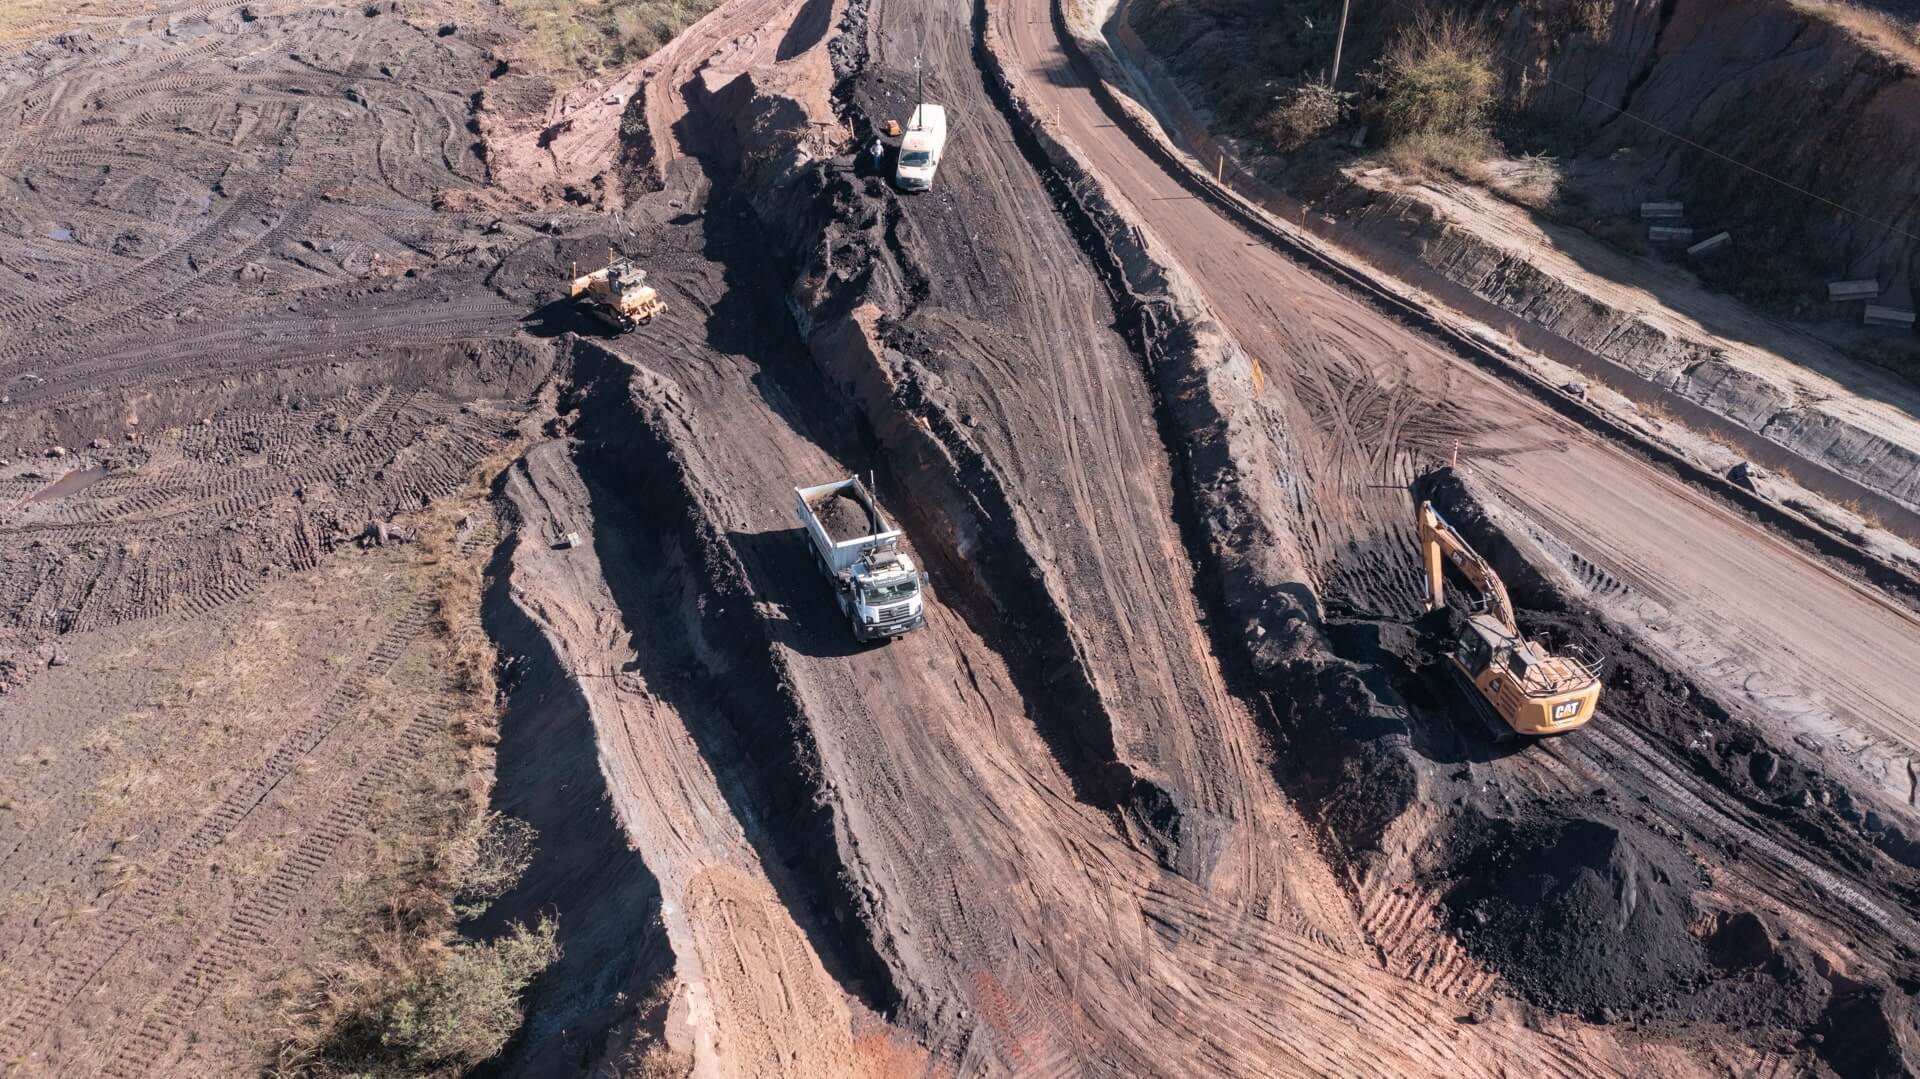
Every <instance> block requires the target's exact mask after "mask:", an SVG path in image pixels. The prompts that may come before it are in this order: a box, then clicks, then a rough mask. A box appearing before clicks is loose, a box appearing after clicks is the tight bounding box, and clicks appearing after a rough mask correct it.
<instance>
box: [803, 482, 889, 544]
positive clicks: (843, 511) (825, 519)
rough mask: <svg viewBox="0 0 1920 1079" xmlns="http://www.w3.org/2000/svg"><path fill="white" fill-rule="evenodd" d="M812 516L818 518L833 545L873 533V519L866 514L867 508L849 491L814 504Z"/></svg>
mask: <svg viewBox="0 0 1920 1079" xmlns="http://www.w3.org/2000/svg"><path fill="white" fill-rule="evenodd" d="M813 512H814V516H816V517H818V518H820V527H821V528H824V529H826V530H827V535H828V536H830V537H832V539H833V541H834V542H835V543H844V542H846V541H847V540H850V539H853V538H854V537H855V536H867V535H871V534H872V533H873V530H874V529H873V518H872V516H871V515H869V514H868V513H867V507H866V505H865V504H864V503H862V502H861V501H860V500H859V499H858V498H855V497H854V495H853V492H852V491H850V490H843V491H840V492H839V493H837V494H835V495H834V496H833V497H832V498H828V499H824V500H822V501H820V502H818V503H815V504H814V507H813Z"/></svg>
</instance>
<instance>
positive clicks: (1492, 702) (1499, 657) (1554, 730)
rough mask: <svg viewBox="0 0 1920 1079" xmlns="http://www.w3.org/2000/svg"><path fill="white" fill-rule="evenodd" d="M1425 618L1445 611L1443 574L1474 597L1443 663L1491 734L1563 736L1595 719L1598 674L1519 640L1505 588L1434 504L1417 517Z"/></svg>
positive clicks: (1572, 658)
mask: <svg viewBox="0 0 1920 1079" xmlns="http://www.w3.org/2000/svg"><path fill="white" fill-rule="evenodd" d="M1419 532H1420V553H1421V557H1422V560H1423V561H1424V562H1425V564H1426V578H1427V580H1426V584H1427V594H1426V597H1425V600H1426V607H1427V610H1428V611H1437V610H1440V609H1441V608H1443V607H1445V606H1446V605H1447V594H1446V583H1445V579H1444V574H1445V571H1446V567H1448V566H1452V567H1453V569H1454V570H1455V571H1456V572H1457V573H1459V574H1460V575H1461V576H1462V577H1464V578H1465V579H1466V581H1467V583H1468V584H1470V585H1472V586H1473V587H1474V588H1476V589H1478V590H1479V593H1480V594H1479V597H1478V599H1477V600H1476V601H1475V602H1474V603H1473V604H1472V610H1471V611H1470V612H1469V613H1468V615H1467V619H1466V626H1465V627H1464V628H1463V629H1462V630H1461V631H1460V637H1459V639H1458V640H1457V641H1455V643H1454V646H1453V650H1452V652H1450V653H1449V654H1448V657H1447V661H1448V662H1449V663H1450V664H1452V666H1453V669H1454V671H1455V673H1456V674H1458V675H1459V676H1460V677H1461V679H1462V681H1464V682H1465V683H1466V684H1467V687H1468V690H1469V696H1471V697H1473V698H1474V701H1475V704H1476V705H1478V706H1480V707H1482V708H1483V709H1484V711H1485V712H1486V713H1489V714H1487V715H1486V716H1485V717H1484V718H1486V719H1487V720H1488V722H1489V725H1490V726H1493V727H1494V730H1495V733H1496V734H1501V735H1505V734H1507V733H1508V732H1511V733H1513V734H1525V735H1545V734H1564V733H1566V732H1567V731H1570V730H1573V729H1574V728H1576V727H1579V726H1581V725H1583V724H1585V723H1586V722H1587V721H1588V720H1590V719H1592V718H1593V713H1594V709H1595V708H1596V707H1598V705H1599V702H1600V666H1599V664H1598V663H1596V662H1594V661H1593V660H1592V659H1590V658H1588V657H1587V656H1585V655H1582V654H1579V653H1578V652H1577V651H1569V652H1568V653H1567V654H1564V655H1553V654H1551V653H1549V652H1548V651H1547V650H1546V649H1545V648H1543V647H1541V645H1540V644H1539V643H1538V642H1536V641H1530V640H1528V639H1527V638H1526V636H1525V635H1524V634H1522V633H1521V632H1520V624H1519V623H1518V622H1516V621H1515V620H1514V614H1513V601H1512V600H1510V599H1509V598H1508V597H1507V586H1506V585H1505V584H1504V583H1502V582H1501V580H1500V576H1499V574H1497V573H1495V572H1494V571H1493V567H1492V566H1491V565H1488V564H1487V560H1486V559H1484V558H1482V557H1480V555H1479V554H1478V553H1476V552H1475V551H1474V549H1473V548H1472V546H1470V545H1469V544H1468V543H1467V541H1466V538H1465V537H1463V536H1462V535H1460V533H1459V531H1458V530H1456V529H1455V528H1454V527H1453V526H1452V525H1450V524H1448V523H1447V521H1446V518H1444V517H1442V516H1440V512H1439V511H1438V510H1436V509H1434V508H1433V503H1431V502H1422V503H1420V509H1419Z"/></svg>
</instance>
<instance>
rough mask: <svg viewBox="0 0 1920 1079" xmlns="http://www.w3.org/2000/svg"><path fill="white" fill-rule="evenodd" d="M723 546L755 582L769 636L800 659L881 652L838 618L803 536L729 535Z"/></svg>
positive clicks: (787, 532)
mask: <svg viewBox="0 0 1920 1079" xmlns="http://www.w3.org/2000/svg"><path fill="white" fill-rule="evenodd" d="M727 542H729V543H731V544H733V548H734V550H736V551H738V552H739V553H740V561H741V562H743V563H744V564H745V565H746V567H747V573H748V574H749V575H750V576H751V577H752V578H753V589H754V594H755V595H756V596H758V597H760V600H761V602H762V603H763V604H765V607H764V608H763V612H762V620H763V621H764V623H765V624H766V626H767V635H768V636H769V637H770V638H772V639H773V641H774V642H775V643H777V644H782V645H785V646H786V647H788V648H791V649H793V650H794V651H795V652H798V653H800V654H801V655H803V656H814V657H818V658H823V659H838V658H842V657H845V656H852V655H858V654H859V653H861V652H865V651H867V650H869V649H873V648H884V647H885V646H886V645H885V642H882V641H873V642H866V641H859V640H856V639H854V636H853V627H852V626H851V625H850V624H849V623H848V621H847V616H846V615H844V614H841V613H840V604H839V602H838V601H837V600H836V599H835V598H834V594H833V584H832V583H831V582H829V581H828V580H827V578H826V575H825V574H824V573H822V572H821V570H820V565H819V563H818V562H815V561H814V558H813V551H812V548H811V547H809V546H808V540H807V534H806V532H805V531H804V530H802V529H800V528H799V527H797V526H796V527H794V528H782V529H772V530H769V531H766V532H729V533H727Z"/></svg>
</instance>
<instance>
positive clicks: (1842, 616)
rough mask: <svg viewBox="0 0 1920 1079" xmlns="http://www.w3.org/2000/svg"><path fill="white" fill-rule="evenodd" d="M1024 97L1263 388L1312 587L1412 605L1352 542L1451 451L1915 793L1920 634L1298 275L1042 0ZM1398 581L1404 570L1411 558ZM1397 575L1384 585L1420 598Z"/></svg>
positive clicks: (1728, 676)
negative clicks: (1281, 446) (1204, 194)
mask: <svg viewBox="0 0 1920 1079" xmlns="http://www.w3.org/2000/svg"><path fill="white" fill-rule="evenodd" d="M991 12H992V25H993V27H994V29H995V30H996V31H997V34H998V39H999V40H1000V41H1002V42H1004V43H1005V46H1006V52H1007V54H1008V56H1009V58H1010V59H1011V60H1012V61H1013V62H1014V63H1016V64H1017V65H1018V68H1019V70H1018V71H1016V72H1015V74H1016V77H1017V78H1018V80H1019V84H1020V87H1021V89H1022V90H1023V92H1025V93H1027V94H1028V95H1030V96H1031V97H1032V99H1033V101H1034V102H1035V106H1036V109H1037V111H1038V112H1039V113H1040V114H1041V115H1042V116H1044V117H1048V118H1051V119H1054V120H1056V121H1057V123H1058V125H1059V128H1060V130H1061V131H1062V132H1063V133H1064V134H1065V136H1066V137H1067V138H1068V139H1069V140H1071V142H1072V143H1073V145H1074V146H1076V147H1078V148H1079V149H1080V150H1081V152H1083V153H1084V155H1085V157H1086V160H1087V162H1088V164H1089V165H1090V166H1091V167H1092V169H1093V170H1094V171H1095V172H1096V173H1097V175H1098V176H1099V177H1100V178H1101V179H1102V180H1103V181H1105V182H1106V183H1107V185H1108V186H1109V190H1110V191H1111V193H1112V194H1114V195H1115V196H1117V197H1118V198H1120V199H1123V200H1124V201H1125V202H1126V203H1127V204H1128V205H1129V206H1130V207H1131V208H1132V212H1133V214H1134V215H1135V216H1136V218H1137V219H1138V220H1141V221H1143V222H1145V223H1147V224H1148V225H1149V226H1150V227H1152V228H1153V230H1154V232H1155V234H1156V235H1157V236H1158V237H1160V238H1161V240H1162V241H1163V242H1164V243H1165V244H1166V246H1167V249H1168V250H1169V251H1170V252H1171V254H1172V256H1173V257H1175V258H1176V259H1178V261H1179V263H1180V264H1181V265H1182V266H1183V267H1184V268H1185V269H1186V270H1187V271H1188V272H1189V273H1190V274H1191V275H1192V276H1193V278H1194V280H1195V282H1196V283H1197V284H1198V286H1199V287H1200V288H1201V289H1202V290H1203V291H1204V293H1205V295H1206V298H1207V300H1208V301H1209V303H1210V304H1211V305H1212V307H1213V309H1214V311H1215V312H1216V313H1217V314H1218V316H1219V317H1220V318H1221V320H1222V322H1223V323H1224V324H1225V326H1226V327H1227V328H1228V330H1229V332H1230V333H1231V334H1232V335H1233V337H1234V338H1235V339H1236V340H1237V341H1238V342H1239V343H1240V344H1241V345H1243V346H1244V347H1245V348H1246V349H1247V351H1248V352H1249V353H1250V354H1251V356H1252V357H1253V359H1254V360H1255V362H1257V363H1258V364H1259V365H1260V367H1261V369H1262V371H1263V372H1264V374H1265V376H1266V378H1267V380H1268V382H1269V384H1279V385H1284V386H1287V387H1289V390H1287V391H1285V392H1283V393H1276V394H1273V395H1271V396H1265V395H1260V396H1258V398H1257V400H1254V401H1250V402H1248V403H1247V405H1246V406H1245V407H1246V408H1247V409H1248V412H1249V416H1250V418H1252V420H1253V422H1255V423H1256V424H1266V425H1270V427H1271V428H1272V429H1273V430H1275V431H1284V432H1285V435H1284V437H1285V438H1286V439H1287V440H1288V441H1289V443H1290V447H1291V452H1292V453H1294V454H1297V456H1298V459H1299V461H1300V467H1299V470H1298V473H1297V476H1296V477H1295V478H1294V482H1295V483H1296V484H1297V486H1298V488H1299V493H1298V498H1297V501H1298V510H1297V513H1298V515H1299V518H1300V520H1299V530H1300V532H1301V534H1302V535H1303V537H1305V538H1306V540H1307V542H1308V543H1309V544H1310V547H1311V549H1312V550H1313V551H1314V553H1315V557H1316V559H1317V562H1318V572H1319V573H1320V575H1321V576H1320V579H1319V581H1317V582H1316V583H1318V584H1320V585H1321V586H1322V587H1323V588H1326V589H1331V590H1333V591H1335V592H1339V591H1352V592H1355V593H1358V594H1360V595H1361V602H1362V603H1363V604H1366V605H1369V606H1373V605H1379V606H1380V608H1381V609H1385V610H1389V611H1391V610H1396V609H1397V610H1404V609H1406V605H1405V602H1404V601H1403V600H1398V599H1396V598H1395V597H1392V596H1380V595H1377V594H1373V593H1374V590H1375V589H1376V588H1378V587H1379V586H1378V585H1377V584H1373V583H1369V582H1366V581H1348V580H1347V579H1346V578H1348V577H1349V576H1351V575H1352V574H1353V573H1354V570H1353V565H1352V555H1353V546H1354V545H1355V544H1359V545H1362V546H1365V545H1369V544H1374V543H1384V544H1387V545H1389V546H1392V547H1396V548H1398V549H1400V550H1411V547H1410V542H1411V541H1410V532H1409V522H1408V519H1407V511H1406V499H1405V496H1404V495H1403V494H1401V493H1399V488H1400V487H1401V486H1402V485H1404V484H1405V483H1406V482H1407V481H1408V480H1409V479H1410V478H1411V473H1412V471H1413V470H1415V469H1417V468H1418V467H1420V462H1421V460H1422V459H1423V457H1424V459H1427V460H1432V459H1434V458H1438V457H1450V456H1451V455H1452V453H1453V448H1454V443H1455V441H1456V440H1457V441H1458V444H1459V456H1460V459H1461V460H1462V461H1464V462H1467V463H1469V465H1470V466H1471V467H1473V468H1475V469H1477V470H1478V471H1479V472H1480V473H1481V474H1482V475H1484V476H1485V477H1486V478H1487V479H1489V480H1490V481H1492V483H1493V484H1494V485H1495V486H1496V487H1498V488H1499V489H1500V490H1501V491H1502V492H1503V493H1505V494H1506V495H1508V496H1509V497H1511V498H1512V499H1514V500H1515V501H1516V502H1519V503H1522V504H1524V505H1525V506H1526V507H1527V508H1528V509H1529V510H1530V511H1531V512H1532V514H1533V515H1534V516H1535V518H1536V519H1537V520H1538V521H1539V522H1540V524H1541V525H1542V527H1543V528H1545V529H1547V530H1548V531H1550V532H1551V534H1552V536H1553V537H1554V538H1556V539H1558V540H1559V541H1560V543H1561V544H1562V545H1563V550H1564V551H1565V552H1566V554H1567V556H1568V561H1569V563H1570V564H1572V565H1575V566H1577V567H1579V568H1580V569H1581V570H1583V571H1584V572H1586V573H1588V574H1590V575H1591V576H1592V578H1593V580H1594V582H1595V583H1596V584H1597V585H1598V586H1599V587H1600V588H1602V589H1604V590H1605V591H1607V592H1609V593H1610V594H1611V597H1612V599H1613V601H1615V602H1617V603H1618V604H1619V606H1620V607H1621V609H1622V611H1623V613H1624V612H1631V614H1630V617H1631V618H1633V619H1634V620H1635V621H1637V622H1639V623H1641V624H1643V625H1646V626H1648V627H1649V628H1651V629H1652V630H1653V631H1654V636H1655V637H1656V639H1658V640H1660V641H1661V642H1662V643H1663V644H1666V645H1667V646H1669V647H1670V648H1671V649H1672V651H1673V654H1674V659H1675V661H1676V662H1679V663H1683V664H1687V665H1689V666H1695V667H1698V668H1700V669H1702V670H1703V671H1704V672H1705V674H1704V677H1706V678H1707V680H1709V681H1710V682H1712V683H1713V684H1714V685H1715V686H1716V688H1717V689H1718V690H1719V691H1720V692H1721V693H1723V694H1725V695H1726V696H1729V697H1732V698H1737V699H1741V700H1743V701H1744V702H1746V703H1749V704H1751V705H1753V706H1754V710H1755V712H1756V713H1757V714H1759V715H1762V716H1767V717H1771V718H1774V719H1776V720H1777V721H1778V726H1777V728H1776V730H1777V731H1778V733H1779V735H1780V736H1781V737H1783V738H1786V739H1792V738H1794V737H1796V736H1799V735H1805V736H1807V738H1810V739H1813V740H1816V741H1818V742H1819V743H1820V744H1821V745H1822V746H1823V747H1825V748H1826V749H1827V750H1828V751H1829V753H1830V754H1831V757H1832V758H1833V763H1834V766H1835V767H1836V768H1840V769H1846V770H1849V771H1853V772H1854V773H1855V775H1856V776H1858V777H1860V778H1864V779H1866V780H1868V781H1870V782H1871V783H1872V784H1874V785H1876V786H1878V787H1879V788H1880V790H1879V792H1878V793H1879V794H1880V795H1881V796H1882V797H1883V798H1884V799H1885V800H1886V801H1887V802H1888V803H1889V804H1892V805H1905V804H1907V803H1909V802H1910V800H1911V797H1912V794H1913V786H1912V780H1911V778H1910V772H1909V767H1910V764H1909V762H1910V761H1912V760H1914V759H1915V758H1916V754H1917V753H1920V725H1917V724H1916V723H1915V720H1914V715H1913V710H1912V709H1911V708H1910V707H1907V705H1906V703H1905V702H1908V701H1911V700H1913V699H1915V693H1916V691H1920V620H1916V616H1915V614H1914V611H1913V609H1912V607H1911V605H1910V604H1908V603H1905V602H1901V601H1899V600H1895V599H1890V598H1889V597H1888V596H1886V595H1884V594H1883V593H1881V592H1880V591H1878V590H1877V589H1874V588H1871V587H1866V586H1863V585H1861V584H1859V583H1857V582H1856V581H1854V580H1851V579H1849V578H1848V576H1847V575H1845V574H1843V573H1836V572H1835V571H1833V570H1832V569H1830V568H1828V567H1826V566H1824V565H1821V564H1818V563H1817V562H1815V561H1813V560H1810V559H1809V558H1807V557H1806V556H1805V555H1804V554H1803V552H1801V551H1799V550H1798V549H1796V548H1795V547H1794V546H1792V545H1791V544H1788V543H1785V542H1782V541H1781V540H1780V539H1778V538H1776V537H1774V536H1771V535H1769V534H1768V533H1767V532H1766V531H1765V530H1764V529H1757V528H1754V527H1752V526H1751V525H1750V524H1749V523H1748V522H1746V521H1744V520H1742V519H1741V518H1740V516H1739V515H1738V514H1736V513H1730V512H1729V511H1728V508H1727V507H1726V506H1724V505H1722V504H1719V503H1718V502H1716V501H1715V500H1713V499H1711V498H1707V497H1703V496H1702V495H1701V494H1700V493H1699V492H1697V491H1695V490H1693V489H1691V488H1689V487H1688V486H1687V485H1686V484H1684V483H1682V482H1680V481H1679V480H1676V479H1675V478H1674V477H1672V476H1671V475H1669V474H1667V473H1666V472H1665V471H1663V470H1661V469H1657V468H1654V467H1651V466H1650V465H1648V464H1647V463H1646V462H1645V461H1644V460H1642V459H1640V458H1638V457H1636V456H1635V455H1633V454H1632V453H1630V452H1628V451H1626V450H1624V449H1622V448H1620V447H1617V446H1614V445H1611V444H1609V443H1607V442H1606V441H1604V440H1602V439H1600V438H1599V437H1597V436H1595V435H1593V434H1591V433H1588V432H1586V431H1583V430H1581V429H1580V428H1578V427H1577V426H1575V425H1574V424H1572V423H1570V422H1569V421H1567V420H1565V419H1563V418H1561V417H1559V416H1557V415H1555V414H1554V413H1553V412H1552V411H1551V410H1550V409H1548V408H1546V407H1545V406H1543V405H1542V404H1540V403H1539V402H1538V401H1536V400H1535V399H1533V398H1532V397H1531V396H1530V395H1528V394H1526V393H1524V392H1521V391H1519V390H1517V389H1515V388H1513V387H1511V386H1509V385H1506V384H1505V383H1503V382H1501V381H1499V380H1497V379H1495V378H1494V377H1492V376H1491V375H1488V374H1486V373H1484V372H1482V371H1480V370H1477V369H1476V368H1474V367H1472V366H1471V365H1469V364H1466V363H1464V362H1462V360H1461V359H1460V358H1459V357H1458V356H1457V355H1456V354H1454V353H1453V352H1451V351H1450V350H1448V349H1447V348H1446V347H1445V346H1444V345H1442V344H1441V343H1439V342H1436V341H1435V340H1433V339H1431V338H1429V337H1426V336H1424V335H1423V334H1421V333H1419V332H1417V331H1415V330H1413V329H1411V328H1410V327H1408V326H1406V325H1404V324H1403V323H1401V322H1399V321H1397V320H1395V319H1394V318H1392V317H1389V316H1387V315H1385V314H1382V313H1380V312H1378V311H1377V310H1371V309H1369V306H1368V304H1367V303H1366V302H1365V301H1364V300H1362V299H1361V298H1360V297H1358V296H1357V295H1355V294H1353V293H1351V292H1348V291H1345V290H1342V289H1341V288H1339V287H1337V286H1335V285H1333V284H1332V283H1330V282H1327V281H1325V280H1323V279H1321V278H1319V277H1317V276H1315V275H1314V274H1312V273H1311V272H1309V271H1308V270H1307V269H1306V268H1304V267H1303V266H1302V265H1301V264H1300V263H1299V262H1298V261H1297V260H1296V259H1294V258H1291V257H1289V256H1288V255H1287V254H1286V253H1285V252H1283V251H1281V250H1278V249H1276V248H1275V247H1273V246H1270V245H1268V244H1266V243H1263V242H1261V241H1260V239H1259V238H1258V237H1256V236H1254V235H1252V234H1250V233H1248V232H1247V231H1246V230H1244V229H1242V228H1241V227H1239V226H1238V225H1237V224H1236V223H1234V222H1233V221H1231V220H1229V219H1227V218H1225V217H1223V216H1222V215H1220V214H1219V213H1218V212H1217V211H1216V210H1215V209H1214V208H1213V207H1211V206H1210V205H1209V204H1208V203H1206V202H1204V201H1202V200H1200V199H1197V198H1194V197H1193V195H1192V192H1191V190H1190V189H1189V188H1187V187H1185V186H1183V185H1182V184H1181V183H1180V182H1178V181H1177V180H1176V179H1175V178H1174V177H1173V176H1171V175H1169V174H1168V171H1167V170H1166V169H1165V168H1164V167H1163V166H1162V165H1161V164H1160V163H1159V162H1158V161H1157V160H1156V159H1155V158H1153V157H1151V156H1149V155H1148V154H1147V153H1146V152H1145V150H1143V149H1142V148H1141V147H1140V146H1139V145H1137V144H1136V143H1135V142H1134V141H1133V140H1132V139H1130V138H1129V137H1128V135H1127V132H1126V130H1125V129H1124V128H1123V127H1122V126H1120V125H1117V124H1116V123H1115V121H1114V118H1113V117H1112V116H1111V115H1110V114H1109V113H1108V111H1106V110H1105V109H1103V108H1102V107H1101V105H1100V103H1099V102H1098V101H1097V100H1096V99H1095V97H1094V95H1093V93H1092V92H1091V90H1090V89H1089V88H1088V86H1087V85H1086V83H1085V80H1084V77H1083V73H1081V72H1079V71H1077V70H1076V69H1075V67H1074V65H1073V63H1072V62H1071V61H1070V59H1069V57H1068V55H1067V53H1066V51H1065V49H1064V47H1063V45H1062V43H1061V41H1060V40H1059V38H1058V37H1057V36H1056V34H1055V22H1054V19H1053V18H1052V17H1051V14H1050V10H1049V5H1048V4H1047V3H1046V2H1044V0H1008V2H1006V3H1002V4H997V5H992V6H991ZM1402 565H1403V566H1410V563H1406V562H1404V560H1402ZM1409 583H1411V582H1410V579H1409V578H1407V577H1406V575H1405V574H1404V573H1402V574H1401V575H1400V576H1399V578H1398V580H1397V581H1396V582H1395V583H1394V585H1393V586H1391V587H1394V588H1396V589H1398V590H1399V592H1400V595H1402V596H1406V597H1409V598H1410V597H1411V595H1412V594H1413V593H1412V591H1410V590H1407V589H1406V588H1405V585H1407V584H1409Z"/></svg>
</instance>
